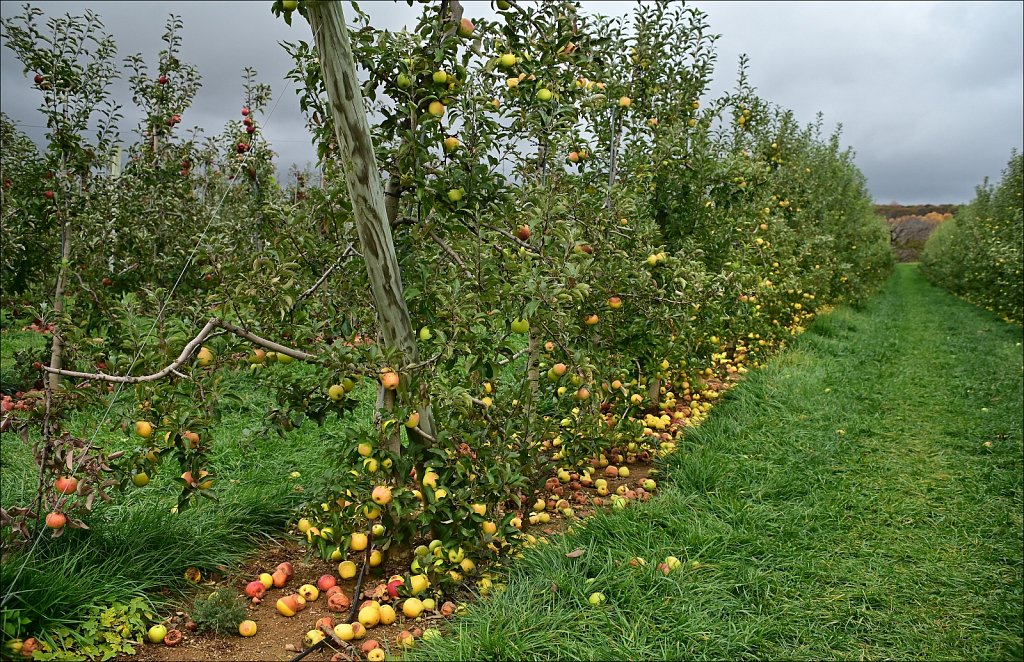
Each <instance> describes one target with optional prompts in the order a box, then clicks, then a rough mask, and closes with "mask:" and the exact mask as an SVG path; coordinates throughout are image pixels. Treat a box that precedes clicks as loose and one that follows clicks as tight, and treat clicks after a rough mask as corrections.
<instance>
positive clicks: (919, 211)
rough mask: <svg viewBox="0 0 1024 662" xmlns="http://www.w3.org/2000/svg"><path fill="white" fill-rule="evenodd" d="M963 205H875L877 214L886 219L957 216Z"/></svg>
mask: <svg viewBox="0 0 1024 662" xmlns="http://www.w3.org/2000/svg"><path fill="white" fill-rule="evenodd" d="M961 206H962V205H897V204H889V205H875V213H877V214H879V215H881V216H882V217H884V218H886V219H892V218H899V217H901V216H926V215H928V214H931V213H935V214H943V215H945V214H955V213H956V210H957V209H959V208H960V207H961Z"/></svg>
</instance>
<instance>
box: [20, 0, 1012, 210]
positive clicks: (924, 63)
mask: <svg viewBox="0 0 1024 662" xmlns="http://www.w3.org/2000/svg"><path fill="white" fill-rule="evenodd" d="M23 4H24V2H9V1H7V0H4V2H2V7H0V12H2V15H3V16H4V17H7V16H11V15H12V14H16V13H19V12H20V11H21V6H22V5H23ZM32 4H34V5H35V6H37V7H39V8H41V9H43V10H44V11H45V12H46V13H47V14H48V15H52V14H56V15H59V14H64V13H71V14H74V15H80V14H82V13H83V11H84V10H85V8H87V7H88V8H91V9H92V10H93V11H95V12H96V13H98V14H99V15H100V16H101V17H102V19H103V21H104V24H105V25H106V29H107V31H108V32H109V33H110V34H112V35H113V36H114V38H115V40H116V42H117V44H118V54H119V58H123V57H124V56H126V55H128V54H133V53H142V54H143V55H144V56H145V58H146V61H147V63H149V65H150V68H151V69H152V68H153V65H154V64H155V62H156V57H157V54H158V52H159V51H160V49H161V47H163V46H164V43H163V42H162V41H161V39H160V37H161V35H162V34H163V31H164V25H165V22H166V20H167V17H168V15H169V14H170V13H172V12H173V13H175V14H177V15H179V16H181V17H182V19H183V21H184V26H185V27H184V32H183V40H184V43H183V59H184V60H185V61H187V62H190V63H192V64H194V65H195V66H196V67H197V68H198V70H199V72H200V74H201V75H202V76H203V88H202V89H201V91H200V92H199V95H198V97H197V99H196V103H195V105H194V107H193V108H192V109H190V110H189V111H188V112H187V113H186V114H185V118H184V122H183V123H182V127H183V128H186V129H187V128H189V127H191V126H200V127H202V128H203V129H204V130H205V132H206V134H207V135H213V134H216V133H219V132H220V130H221V129H222V128H223V126H224V125H225V123H226V122H228V121H231V120H237V119H238V108H239V106H240V101H241V94H242V91H241V72H242V69H243V67H245V66H247V65H251V66H253V67H255V68H256V69H257V71H258V72H259V78H260V80H261V81H262V82H266V83H269V84H270V85H271V86H272V87H273V90H274V96H275V98H274V100H273V101H272V102H271V105H270V108H271V109H272V110H273V113H272V115H271V116H270V117H269V118H268V120H267V121H266V122H265V126H264V128H265V133H266V135H267V137H268V139H269V140H270V142H271V144H272V147H273V148H274V150H275V151H277V153H278V154H279V156H280V161H281V163H280V164H279V165H280V167H281V168H282V169H287V167H288V164H290V163H299V164H300V165H304V164H306V163H309V162H312V161H313V160H314V152H313V148H312V146H311V144H310V141H309V135H308V133H307V132H306V130H305V127H304V124H303V117H302V114H301V112H300V111H299V108H298V102H297V97H296V94H295V89H294V88H293V87H292V86H291V85H290V83H288V82H287V81H285V80H284V73H285V72H286V71H287V70H288V68H289V67H290V60H289V58H288V57H287V55H286V54H285V52H284V51H283V50H282V49H281V48H280V47H279V46H278V45H277V43H278V42H279V41H281V40H289V41H295V40H298V39H304V40H306V41H309V40H310V38H311V34H310V31H309V25H308V24H307V23H306V22H305V21H304V20H302V19H301V18H299V17H296V20H295V21H294V22H293V25H292V26H291V27H288V26H287V25H285V23H284V21H282V20H279V19H276V18H274V16H273V15H272V14H271V13H270V5H271V3H270V2H268V1H265V0H264V1H261V2H209V1H207V2H184V1H181V0H178V1H175V2H156V1H153V2H34V3H32ZM463 4H464V5H465V7H466V15H467V16H468V17H471V18H472V17H488V18H492V17H493V16H494V12H493V11H492V10H491V9H490V3H489V2H474V1H465V2H464V3H463ZM690 4H693V5H695V6H697V7H699V8H700V9H702V10H704V11H705V12H706V13H707V14H708V17H709V22H710V24H711V28H712V31H713V32H714V33H717V34H720V35H721V39H720V40H719V41H718V43H717V52H718V63H717V67H716V75H715V84H714V86H713V91H714V92H719V91H723V90H727V89H730V88H731V87H732V86H733V84H734V82H735V72H736V63H737V61H738V57H739V55H740V54H741V53H747V54H748V55H749V56H750V68H749V74H750V81H751V83H752V84H753V85H754V86H755V87H756V88H757V90H758V94H759V96H761V97H762V98H764V99H766V100H768V101H770V102H773V103H776V104H778V105H780V106H782V107H784V108H789V109H792V110H793V111H794V112H795V113H796V116H797V118H798V119H799V120H801V121H803V122H809V121H812V120H813V119H814V117H815V115H816V113H817V112H819V111H821V112H822V113H824V118H825V126H826V128H827V129H828V130H831V129H832V128H834V127H835V126H836V124H842V126H843V143H844V145H848V146H851V147H852V148H853V149H854V151H855V152H856V154H857V159H856V161H857V164H858V166H859V167H860V168H861V170H862V171H863V172H864V174H865V175H866V177H867V179H868V186H869V188H870V190H871V194H872V195H873V197H874V198H875V200H876V201H877V202H882V203H887V202H900V203H904V204H918V203H945V202H951V203H961V202H967V201H969V200H970V199H971V198H972V197H973V195H974V187H975V186H976V185H978V184H980V183H981V182H982V180H983V179H984V178H985V177H986V176H987V177H990V178H991V179H993V180H997V179H998V178H999V175H1000V172H1001V171H1002V169H1003V167H1004V166H1005V165H1006V163H1007V161H1008V160H1009V157H1010V151H1011V149H1014V148H1016V149H1017V150H1020V149H1021V147H1022V143H1024V102H1022V99H1024V3H1021V2H693V3H690ZM633 5H634V3H629V2H595V1H585V2H583V6H584V10H585V11H587V12H588V13H601V14H605V15H621V14H625V13H628V12H630V11H631V10H632V7H633ZM360 6H361V7H363V8H364V9H365V10H367V11H368V12H369V13H370V14H371V16H373V18H374V20H373V23H374V25H375V26H377V27H390V28H397V27H400V26H401V25H403V24H404V23H406V22H410V21H414V20H415V17H416V16H417V15H418V13H419V11H420V7H419V6H418V5H417V6H414V7H409V6H408V5H407V4H406V3H405V2H397V3H395V2H390V1H381V2H363V3H361V4H360ZM0 71H2V78H0V107H2V110H3V111H4V112H5V113H7V114H8V115H9V116H11V117H12V118H14V119H15V120H16V121H18V122H20V123H21V124H22V125H23V130H24V131H25V132H26V133H28V134H29V135H30V136H32V137H33V138H40V137H41V136H42V129H41V128H33V127H39V125H41V124H42V119H41V115H40V114H39V113H38V111H37V110H36V109H37V108H38V105H39V103H40V100H41V99H40V92H38V91H37V90H35V89H33V86H32V84H31V81H30V80H29V77H31V75H32V74H29V77H24V76H23V75H22V72H21V65H20V63H19V62H17V61H16V59H15V58H14V57H13V54H12V52H11V51H10V50H9V49H7V48H6V47H5V48H3V49H2V58H0ZM116 94H118V95H119V96H120V98H121V99H122V103H123V105H124V108H125V111H126V114H127V115H128V117H127V118H126V120H125V122H124V124H123V135H124V137H125V138H130V136H131V134H130V133H129V132H130V131H131V129H132V128H133V127H134V126H135V125H136V124H137V122H138V119H139V118H138V117H137V116H133V115H132V114H131V112H130V111H132V110H133V109H134V107H133V105H132V103H131V98H130V96H129V95H128V94H127V85H126V84H124V83H123V81H122V83H121V84H120V85H119V86H118V87H117V89H116Z"/></svg>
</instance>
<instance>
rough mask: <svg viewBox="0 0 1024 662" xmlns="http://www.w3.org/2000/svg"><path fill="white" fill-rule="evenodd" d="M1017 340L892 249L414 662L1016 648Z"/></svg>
mask: <svg viewBox="0 0 1024 662" xmlns="http://www.w3.org/2000/svg"><path fill="white" fill-rule="evenodd" d="M1021 342H1022V333H1021V328H1020V327H1017V326H1012V325H1007V324H1005V323H1003V322H1001V321H999V320H998V319H997V318H996V317H995V316H994V315H992V314H990V313H987V312H985V311H983V310H981V309H978V308H975V307H972V306H970V305H969V304H967V303H964V302H962V301H960V300H958V299H956V298H954V297H952V296H950V295H948V294H946V293H944V292H941V291H939V290H937V289H935V288H934V287H932V286H930V285H928V284H927V283H926V282H925V281H924V280H923V279H922V277H921V276H920V274H919V272H918V270H917V267H916V266H912V265H900V266H899V267H898V268H897V271H896V274H895V275H894V277H893V278H892V280H891V281H890V282H889V283H888V284H887V285H886V287H885V289H884V290H883V292H882V293H881V294H880V295H879V296H877V297H876V298H875V299H873V300H872V301H871V302H869V303H868V304H867V305H866V306H865V307H864V308H863V309H861V310H849V309H844V310H839V311H836V312H834V313H832V314H831V315H829V316H827V317H823V318H821V319H819V320H818V321H816V322H815V323H814V324H813V325H812V327H811V328H810V329H809V331H808V333H806V334H805V335H804V336H802V337H801V339H800V340H799V341H798V342H797V343H796V346H795V348H794V349H793V350H791V351H788V352H787V353H785V354H784V355H781V356H779V357H777V358H776V359H775V360H774V361H772V362H771V363H770V364H769V365H768V366H766V367H765V368H764V369H762V370H760V371H757V372H756V373H752V374H750V375H749V376H748V379H747V380H746V381H745V382H744V383H743V384H742V385H740V386H739V387H737V388H736V389H734V390H733V391H731V392H730V393H729V395H728V396H727V397H726V398H725V402H724V403H723V404H722V405H721V406H719V407H718V408H717V409H716V411H715V414H714V415H713V416H712V417H711V419H710V420H709V421H707V422H706V423H705V424H704V425H703V426H701V427H700V428H699V429H697V430H695V431H693V433H692V434H690V435H689V436H688V438H687V439H686V441H685V443H684V444H682V446H681V448H680V451H679V452H678V453H676V454H675V455H674V456H672V457H670V458H668V459H667V460H666V462H665V465H664V467H663V472H664V475H665V480H664V481H663V486H662V489H663V493H662V494H661V495H660V496H659V497H658V498H656V499H654V500H652V501H651V502H649V503H648V504H642V505H637V506H631V507H630V508H629V509H627V510H625V511H619V512H612V513H606V514H602V515H600V516H598V517H596V518H594V519H592V520H590V521H588V522H586V523H585V524H582V525H578V526H577V527H576V528H575V530H574V531H573V532H571V533H569V534H567V535H565V536H561V537H558V538H555V539H553V540H551V541H550V543H549V544H544V545H541V546H540V547H538V548H535V549H533V550H530V551H529V552H528V553H527V554H526V556H525V557H524V558H523V559H522V561H521V562H520V563H519V564H518V565H517V566H516V567H515V568H514V569H513V570H512V572H511V573H510V576H509V577H508V583H507V588H506V589H505V590H504V591H503V592H501V593H500V594H498V595H496V596H494V597H491V598H488V599H486V600H483V601H481V602H480V603H478V604H476V605H474V606H472V607H471V608H470V609H469V610H468V611H467V613H466V615H465V616H464V617H462V618H459V619H457V620H456V621H454V623H453V624H452V626H451V629H452V631H451V632H450V633H448V634H446V636H445V637H443V638H442V639H440V640H437V641H434V642H431V643H429V644H428V643H425V644H424V645H423V646H422V647H418V648H416V649H414V650H413V651H410V653H409V654H407V655H406V658H407V659H411V660H427V659H444V660H455V659H474V660H492V659H493V660H497V659H587V660H594V659H691V658H699V659H707V658H713V659H751V658H769V659H808V660H809V659H815V660H816V659H851V658H858V659H859V658H897V659H910V658H913V659H1020V658H1021V657H1022V655H1024V646H1022V641H1024V631H1022V625H1021V624H1022V622H1024V606H1022V604H1024V601H1022V593H1024V590H1022V565H1024V558H1022V556H1024V553H1022V545H1024V534H1022V530H1024V523H1022V516H1021V512H1022V510H1024V500H1022V471H1024V469H1022V454H1024V446H1022V431H1021V426H1022V418H1024V412H1022V401H1024V381H1022V371H1024V367H1022V349H1021ZM987 443H990V444H991V445H986V444H987ZM576 548H583V549H584V550H585V553H584V554H583V555H582V556H580V557H579V558H567V557H566V556H565V555H566V553H568V552H569V551H571V550H573V549H576ZM669 555H673V556H676V557H678V558H679V559H681V560H682V561H683V566H682V567H681V568H680V569H678V570H676V571H674V572H672V573H670V574H669V575H667V576H666V575H664V574H662V573H661V572H659V571H658V570H657V569H656V567H655V566H656V565H657V563H658V562H659V561H661V560H663V559H664V558H665V557H666V556H669ZM634 556H638V557H643V558H644V559H645V560H646V561H647V565H646V566H641V567H637V568H633V567H630V566H629V565H628V563H627V562H628V560H629V559H630V558H631V557H634ZM595 591H600V592H602V593H604V594H605V595H606V596H607V598H608V601H607V603H605V604H604V605H602V606H601V607H598V608H594V607H591V606H590V605H589V604H588V602H587V598H588V596H589V595H590V594H591V593H592V592H595Z"/></svg>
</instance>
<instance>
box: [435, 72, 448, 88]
mask: <svg viewBox="0 0 1024 662" xmlns="http://www.w3.org/2000/svg"><path fill="white" fill-rule="evenodd" d="M433 78H434V82H435V83H437V84H438V85H444V84H445V83H447V82H448V73H447V72H445V71H442V70H438V71H435V72H434V77H433Z"/></svg>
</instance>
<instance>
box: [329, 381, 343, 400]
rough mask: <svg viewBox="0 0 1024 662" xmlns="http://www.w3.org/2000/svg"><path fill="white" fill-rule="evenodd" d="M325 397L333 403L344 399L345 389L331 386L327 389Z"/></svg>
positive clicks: (339, 385)
mask: <svg viewBox="0 0 1024 662" xmlns="http://www.w3.org/2000/svg"><path fill="white" fill-rule="evenodd" d="M327 395H328V396H329V397H330V398H331V400H334V401H335V402H337V401H338V400H342V399H344V397H345V387H344V386H342V385H341V384H332V385H331V388H329V389H327Z"/></svg>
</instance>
